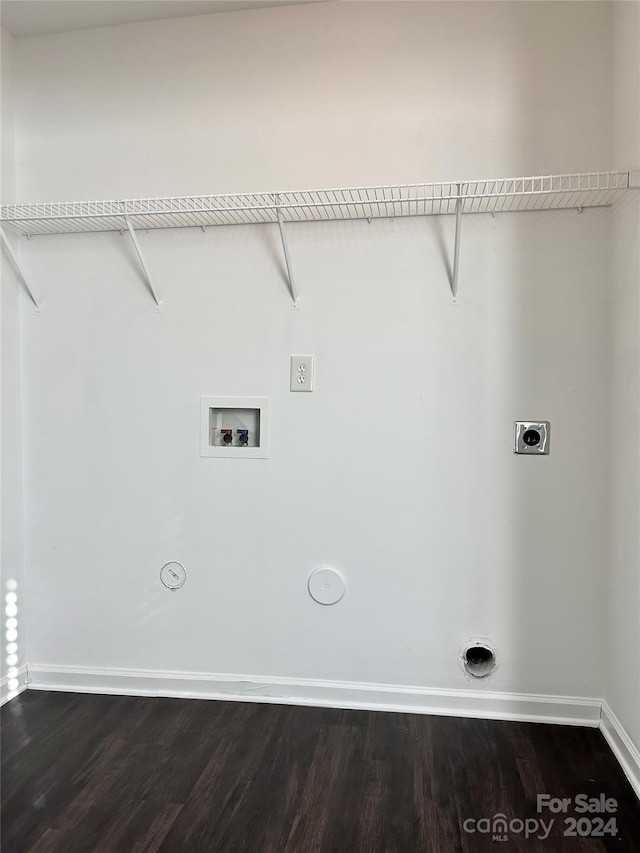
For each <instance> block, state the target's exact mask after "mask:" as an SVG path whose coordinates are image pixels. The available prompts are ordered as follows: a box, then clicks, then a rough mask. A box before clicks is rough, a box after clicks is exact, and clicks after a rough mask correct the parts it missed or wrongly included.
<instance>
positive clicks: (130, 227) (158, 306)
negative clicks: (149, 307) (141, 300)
mask: <svg viewBox="0 0 640 853" xmlns="http://www.w3.org/2000/svg"><path fill="white" fill-rule="evenodd" d="M124 221H125V224H126V226H127V230H128V231H129V236H130V237H131V242H132V243H133V247H134V249H135V250H136V254H137V255H138V260H139V261H140V266H141V267H142V272H143V275H144V278H145V281H146V282H147V287H148V288H149V291H150V293H151V296H152V297H153V301H154V302H155V303H156V311H162V302H161V301H160V300H159V299H158V295H157V293H156V291H155V289H154V287H153V284H152V283H151V276H150V275H149V270H148V269H147V265H146V263H145V260H144V255H143V254H142V249H141V248H140V243H139V242H138V235H137V234H136V231H135V228H134V227H133V225H132V224H131V219H130V218H129V217H128V216H127V214H126V213H124Z"/></svg>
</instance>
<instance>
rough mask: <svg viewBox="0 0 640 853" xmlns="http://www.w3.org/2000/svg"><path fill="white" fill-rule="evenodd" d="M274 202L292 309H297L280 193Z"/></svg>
mask: <svg viewBox="0 0 640 853" xmlns="http://www.w3.org/2000/svg"><path fill="white" fill-rule="evenodd" d="M274 202H275V205H276V216H277V218H278V229H279V231H280V239H281V241H282V252H283V254H284V262H285V264H286V266H287V276H288V278H289V290H290V292H291V298H292V299H293V305H292V306H291V307H292V310H295V311H297V310H298V309H299V308H300V303H299V301H298V300H299V297H298V291H297V289H296V282H295V279H294V277H293V268H292V266H291V257H290V255H289V244H288V243H287V233H286V231H285V228H284V222H283V220H282V210H281V206H280V195H279V194H276V195H275V196H274Z"/></svg>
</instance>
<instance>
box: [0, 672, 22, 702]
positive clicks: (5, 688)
mask: <svg viewBox="0 0 640 853" xmlns="http://www.w3.org/2000/svg"><path fill="white" fill-rule="evenodd" d="M26 680H27V667H26V664H23V665H22V666H20V667H18V693H22V691H23V690H26V689H27V686H28V685H27V683H26ZM8 701H9V679H8V677H7V676H6V675H3V676H2V678H0V707H1V706H2V705H4V704H5V703H6V702H8Z"/></svg>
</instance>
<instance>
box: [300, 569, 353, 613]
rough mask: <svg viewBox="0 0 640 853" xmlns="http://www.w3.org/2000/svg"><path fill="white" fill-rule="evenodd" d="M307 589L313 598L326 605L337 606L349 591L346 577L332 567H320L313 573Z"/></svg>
mask: <svg viewBox="0 0 640 853" xmlns="http://www.w3.org/2000/svg"><path fill="white" fill-rule="evenodd" d="M307 587H308V589H309V595H310V596H311V598H313V600H314V601H317V602H318V604H325V605H327V604H337V603H338V602H339V601H340V599H341V598H343V596H344V594H345V592H346V590H347V584H346V581H345V579H344V577H343V576H342V575H341V574H340V572H339V571H338V570H337V569H333V568H331V566H320V568H318V569H315V570H314V571H313V572H311V574H310V575H309V580H308V582H307Z"/></svg>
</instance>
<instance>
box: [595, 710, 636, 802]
mask: <svg viewBox="0 0 640 853" xmlns="http://www.w3.org/2000/svg"><path fill="white" fill-rule="evenodd" d="M600 731H601V732H602V734H603V735H604V736H605V739H606V741H607V743H608V744H609V746H610V747H611V749H612V751H613V754H614V755H615V757H616V758H617V759H618V762H619V763H620V766H621V767H622V769H623V770H624V773H625V776H626V777H627V779H628V780H629V782H631V786H632V788H633V790H634V791H635V792H636V795H637V796H638V798H640V750H638V748H637V747H636V745H635V744H634V742H633V741H632V740H631V738H630V737H629V735H628V734H627V732H626V731H625V729H624V728H623V726H622V723H621V722H620V720H619V719H618V718H617V717H616V715H615V714H614V713H613V711H612V710H611V708H610V707H609V706H608V705H607V703H606V702H603V703H602V716H601V719H600Z"/></svg>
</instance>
